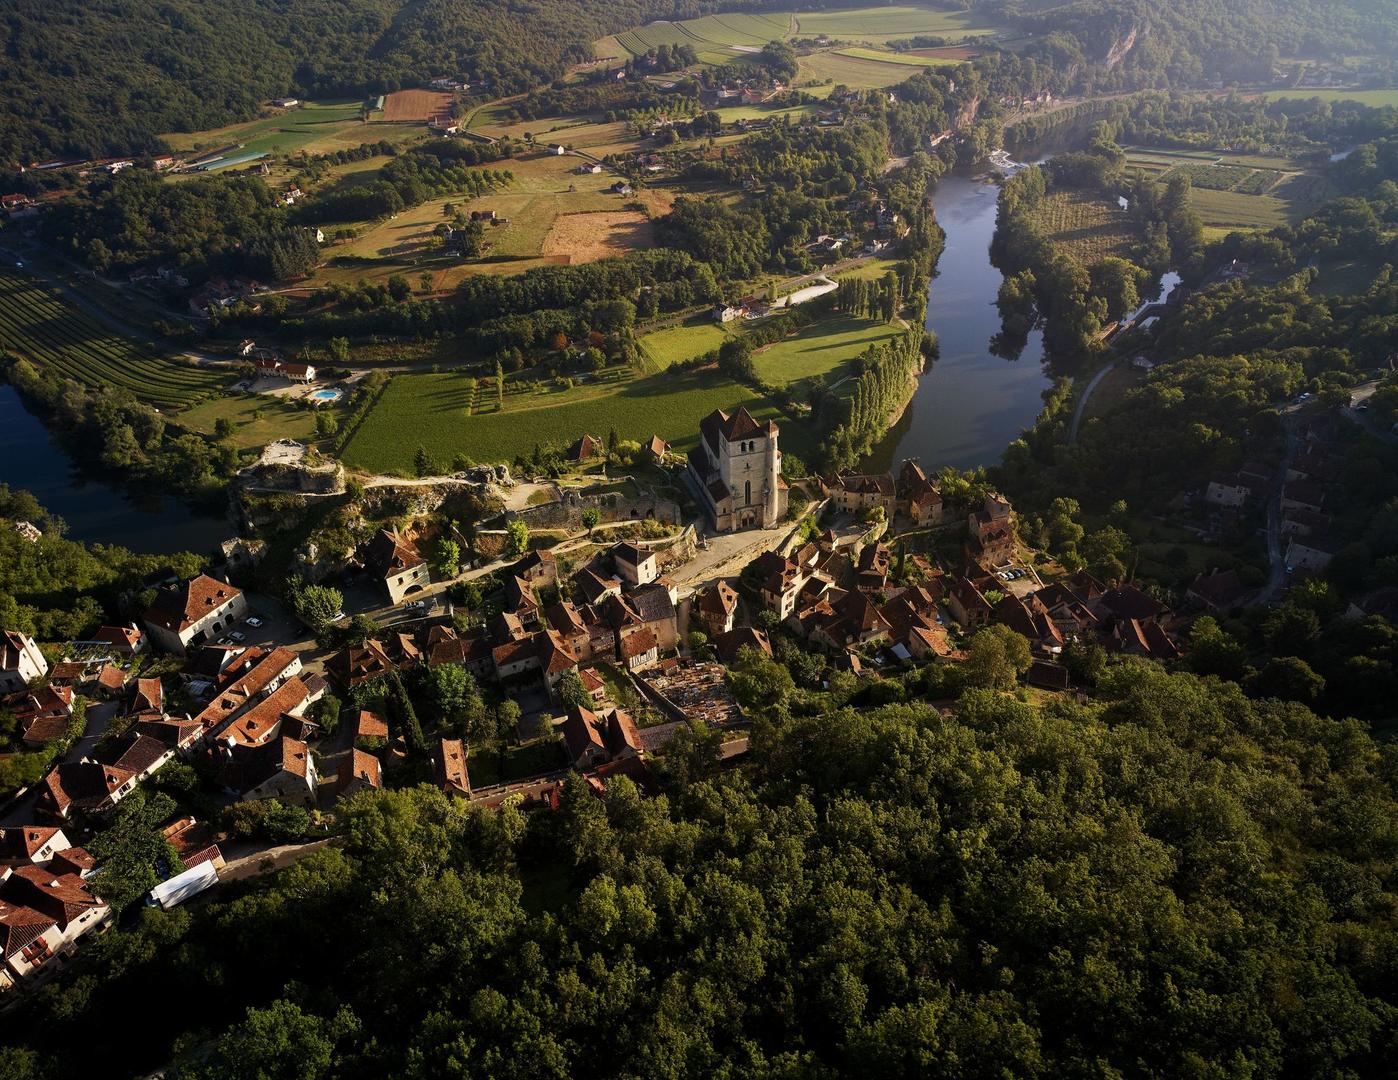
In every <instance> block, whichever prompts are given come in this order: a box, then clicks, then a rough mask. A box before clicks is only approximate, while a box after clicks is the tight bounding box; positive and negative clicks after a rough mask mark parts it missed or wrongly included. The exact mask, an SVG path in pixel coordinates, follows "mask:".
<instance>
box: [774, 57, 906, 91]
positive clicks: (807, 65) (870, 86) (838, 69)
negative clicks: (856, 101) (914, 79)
mask: <svg viewBox="0 0 1398 1080" xmlns="http://www.w3.org/2000/svg"><path fill="white" fill-rule="evenodd" d="M796 68H797V84H798V85H799V84H800V83H801V82H805V81H814V82H823V81H825V80H826V79H829V80H831V81H832V82H834V83H837V84H839V83H843V84H844V85H845V86H848V87H849V88H850V89H852V90H877V89H880V88H882V87H885V86H892V85H893V84H894V83H900V82H903V81H905V80H906V79H908V78H909V77H910V76H911V75H912V74H913V69H911V68H908V67H907V66H905V65H903V64H885V63H883V62H882V61H876V60H861V59H860V58H858V57H855V56H841V55H840V54H839V53H836V52H831V51H828V50H826V51H822V52H814V53H811V54H810V55H809V56H801V57H797V60H796Z"/></svg>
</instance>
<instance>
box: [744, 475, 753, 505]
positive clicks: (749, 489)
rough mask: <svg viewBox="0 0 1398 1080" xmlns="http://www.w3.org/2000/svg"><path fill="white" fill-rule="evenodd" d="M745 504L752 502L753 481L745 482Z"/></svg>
mask: <svg viewBox="0 0 1398 1080" xmlns="http://www.w3.org/2000/svg"><path fill="white" fill-rule="evenodd" d="M743 502H745V503H750V502H752V481H751V480H744V481H743Z"/></svg>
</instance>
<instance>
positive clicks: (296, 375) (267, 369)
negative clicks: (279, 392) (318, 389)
mask: <svg viewBox="0 0 1398 1080" xmlns="http://www.w3.org/2000/svg"><path fill="white" fill-rule="evenodd" d="M253 367H255V368H257V373H258V374H259V375H266V376H269V377H271V378H274V379H285V380H286V381H287V382H294V383H310V382H315V378H316V369H315V366H314V365H312V364H285V363H283V362H282V361H280V360H278V359H276V358H275V357H263V358H262V359H260V360H258V361H256V362H255V363H254V364H253Z"/></svg>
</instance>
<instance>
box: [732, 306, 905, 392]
mask: <svg viewBox="0 0 1398 1080" xmlns="http://www.w3.org/2000/svg"><path fill="white" fill-rule="evenodd" d="M900 333H902V331H901V330H900V329H899V328H898V327H896V326H890V325H889V324H888V323H885V322H880V321H874V320H868V319H849V318H845V317H843V316H840V317H837V318H833V319H825V320H823V321H821V322H818V323H812V324H811V325H810V326H808V327H806V328H805V329H804V330H802V331H801V332H800V333H798V334H795V335H793V336H792V337H789V338H784V339H782V340H781V341H779V342H777V343H776V344H775V345H769V346H767V347H766V348H764V349H763V350H762V351H761V352H759V353H757V354H756V355H755V356H754V357H753V359H754V361H755V362H756V364H757V372H758V374H759V375H761V376H762V378H763V379H764V380H766V381H768V382H770V383H773V384H775V385H777V386H789V385H790V384H791V383H794V382H799V381H801V380H802V379H809V378H812V377H813V376H816V375H821V376H825V377H826V378H827V379H828V380H829V381H830V382H832V383H833V382H835V381H836V380H837V379H839V378H840V377H841V376H842V375H843V371H841V369H842V368H843V367H844V365H845V364H847V363H848V362H849V361H850V360H853V359H854V358H855V357H856V356H858V355H859V354H860V353H862V352H864V350H865V349H867V348H869V347H870V346H871V345H877V344H880V343H881V342H885V341H890V340H892V339H893V338H895V337H897V336H898V335H899V334H900Z"/></svg>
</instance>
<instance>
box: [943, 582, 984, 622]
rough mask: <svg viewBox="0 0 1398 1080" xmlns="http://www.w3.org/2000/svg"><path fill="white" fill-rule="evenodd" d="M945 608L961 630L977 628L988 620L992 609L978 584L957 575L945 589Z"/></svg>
mask: <svg viewBox="0 0 1398 1080" xmlns="http://www.w3.org/2000/svg"><path fill="white" fill-rule="evenodd" d="M947 610H948V611H950V612H951V617H952V618H953V619H955V620H956V621H957V623H958V624H959V625H960V627H961V628H962V629H963V630H967V631H969V630H977V629H979V628H980V627H982V626H986V625H988V624H989V622H990V616H991V613H992V611H993V609H992V608H991V606H990V601H989V600H987V599H986V598H985V594H984V593H983V592H981V590H980V587H979V585H978V584H977V583H976V582H974V581H972V580H971V579H970V578H968V577H964V576H962V575H959V574H958V575H957V576H956V577H954V578H952V580H951V585H950V586H949V587H948V589H947Z"/></svg>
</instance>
